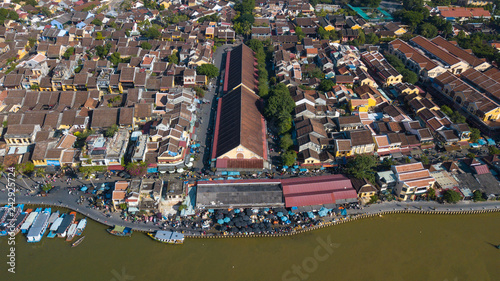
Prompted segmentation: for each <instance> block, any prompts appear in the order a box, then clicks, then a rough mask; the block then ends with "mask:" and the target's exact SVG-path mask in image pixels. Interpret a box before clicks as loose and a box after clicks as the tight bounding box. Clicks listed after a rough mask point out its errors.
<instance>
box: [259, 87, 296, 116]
mask: <svg viewBox="0 0 500 281" xmlns="http://www.w3.org/2000/svg"><path fill="white" fill-rule="evenodd" d="M294 108H295V102H294V101H293V98H292V97H291V96H290V90H289V89H288V87H287V86H286V85H285V84H283V83H278V84H276V86H275V87H274V88H273V89H272V91H271V97H270V98H269V99H268V100H267V103H266V107H265V109H264V114H265V116H266V117H267V118H269V119H272V118H273V117H277V116H278V114H279V113H281V112H286V113H290V112H292V110H293V109H294Z"/></svg>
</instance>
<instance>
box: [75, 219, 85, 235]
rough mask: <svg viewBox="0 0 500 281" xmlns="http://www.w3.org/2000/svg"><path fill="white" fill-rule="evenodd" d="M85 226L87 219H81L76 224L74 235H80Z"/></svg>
mask: <svg viewBox="0 0 500 281" xmlns="http://www.w3.org/2000/svg"><path fill="white" fill-rule="evenodd" d="M86 226H87V219H81V220H80V221H79V222H78V225H77V226H76V235H78V236H80V235H82V233H83V230H84V229H85V227H86Z"/></svg>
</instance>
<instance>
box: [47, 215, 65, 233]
mask: <svg viewBox="0 0 500 281" xmlns="http://www.w3.org/2000/svg"><path fill="white" fill-rule="evenodd" d="M65 216H66V214H62V215H61V216H60V217H58V218H57V219H56V220H55V221H54V223H53V224H52V225H51V226H50V232H49V234H47V238H54V237H56V234H57V233H56V232H57V229H58V228H59V226H60V225H61V223H62V222H63V220H64V217H65Z"/></svg>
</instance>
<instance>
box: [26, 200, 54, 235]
mask: <svg viewBox="0 0 500 281" xmlns="http://www.w3.org/2000/svg"><path fill="white" fill-rule="evenodd" d="M50 213H51V209H50V208H45V210H43V212H41V213H40V214H39V215H38V217H37V218H36V220H35V221H34V222H33V225H32V226H31V228H30V230H29V231H28V235H27V237H28V242H30V243H34V242H40V240H42V237H43V235H44V234H45V231H46V230H47V226H48V225H49V218H50Z"/></svg>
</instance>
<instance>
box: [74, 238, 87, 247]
mask: <svg viewBox="0 0 500 281" xmlns="http://www.w3.org/2000/svg"><path fill="white" fill-rule="evenodd" d="M83 239H85V236H82V237H80V239H78V240H76V241H75V242H73V244H71V247H76V246H78V245H80V243H82V241H83Z"/></svg>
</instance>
